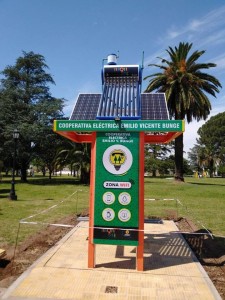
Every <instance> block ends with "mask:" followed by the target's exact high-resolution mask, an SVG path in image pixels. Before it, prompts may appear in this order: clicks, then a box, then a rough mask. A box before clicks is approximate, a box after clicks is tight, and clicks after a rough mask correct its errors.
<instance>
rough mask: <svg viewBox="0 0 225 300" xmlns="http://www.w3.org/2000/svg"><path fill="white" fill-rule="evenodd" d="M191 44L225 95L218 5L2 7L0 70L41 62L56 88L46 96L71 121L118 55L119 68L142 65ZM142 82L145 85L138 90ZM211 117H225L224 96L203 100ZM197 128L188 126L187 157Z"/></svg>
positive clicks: (224, 39)
mask: <svg viewBox="0 0 225 300" xmlns="http://www.w3.org/2000/svg"><path fill="white" fill-rule="evenodd" d="M179 42H192V43H193V48H192V50H193V51H194V50H196V49H198V50H206V53H205V54H204V55H203V56H202V58H201V60H200V61H202V62H214V63H216V64H217V67H216V68H212V69H210V70H208V72H209V73H210V74H212V75H214V76H216V77H217V78H218V79H219V80H220V82H221V84H222V85H223V87H225V1H224V0H189V1H187V0H113V1H109V0H0V70H3V69H4V68H5V67H6V66H7V65H13V64H14V63H15V61H16V59H17V58H18V57H19V56H20V55H21V54H22V51H23V50H24V51H27V52H29V51H33V52H35V53H39V54H42V55H43V56H44V57H45V59H46V63H47V65H48V66H49V72H50V73H51V74H52V76H53V78H54V80H55V83H56V85H55V86H52V87H51V92H52V95H53V96H55V97H63V98H65V99H67V102H66V107H65V114H66V115H70V113H71V111H72V108H73V105H74V102H75V99H76V97H77V95H78V93H83V92H88V93H95V92H101V77H100V73H101V67H102V59H103V58H106V57H107V55H108V54H110V53H117V51H119V56H120V58H119V61H118V62H119V63H120V64H140V63H141V61H142V52H143V51H144V55H145V60H144V65H145V69H144V76H146V75H148V74H152V73H154V72H155V71H156V69H154V68H152V67H151V68H150V67H148V66H147V65H148V64H149V63H157V62H159V60H158V59H157V57H159V56H160V57H166V52H165V49H167V48H168V46H172V47H174V46H176V45H178V43H179ZM146 85H147V81H145V82H143V90H144V88H145V87H146ZM209 98H210V100H211V103H212V107H213V109H212V112H211V115H215V114H217V113H219V112H222V111H225V92H224V88H223V89H221V91H220V93H219V94H218V95H217V98H216V99H214V98H213V97H209ZM202 124H203V122H202V121H201V122H198V123H197V122H193V123H191V124H189V125H187V126H186V132H185V134H184V143H185V151H188V149H189V148H190V147H192V146H193V145H194V143H195V140H196V137H197V129H198V128H199V126H201V125H202Z"/></svg>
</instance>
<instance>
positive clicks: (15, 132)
mask: <svg viewBox="0 0 225 300" xmlns="http://www.w3.org/2000/svg"><path fill="white" fill-rule="evenodd" d="M19 136H20V133H19V131H18V129H14V130H13V139H14V155H13V171H12V185H11V190H10V193H9V200H17V195H16V192H15V166H16V148H17V141H18V138H19Z"/></svg>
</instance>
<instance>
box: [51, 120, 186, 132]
mask: <svg viewBox="0 0 225 300" xmlns="http://www.w3.org/2000/svg"><path fill="white" fill-rule="evenodd" d="M54 130H55V131H76V132H79V131H81V132H90V131H96V132H99V131H101V132H107V131H111V132H117V131H124V132H143V131H153V132H179V131H184V121H182V120H153V121H152V120H136V121H131V120H121V121H112V120H106V121H103V120H88V121H86V120H85V121H84V120H81V121H80V120H71V121H69V120H62V121H60V120H56V121H55V123H54Z"/></svg>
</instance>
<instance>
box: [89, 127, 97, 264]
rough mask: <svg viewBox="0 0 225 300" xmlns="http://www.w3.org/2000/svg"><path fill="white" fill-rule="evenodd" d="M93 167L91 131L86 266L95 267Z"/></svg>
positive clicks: (93, 143)
mask: <svg viewBox="0 0 225 300" xmlns="http://www.w3.org/2000/svg"><path fill="white" fill-rule="evenodd" d="M95 167H96V132H93V134H92V143H91V174H90V175H91V176H90V205H89V237H88V268H94V267H95V245H94V243H93V239H94V195H95Z"/></svg>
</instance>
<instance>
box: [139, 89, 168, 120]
mask: <svg viewBox="0 0 225 300" xmlns="http://www.w3.org/2000/svg"><path fill="white" fill-rule="evenodd" d="M141 119H142V120H168V119H169V114H168V109H167V103H166V97H165V94H164V93H155V94H150V93H143V94H141Z"/></svg>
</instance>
